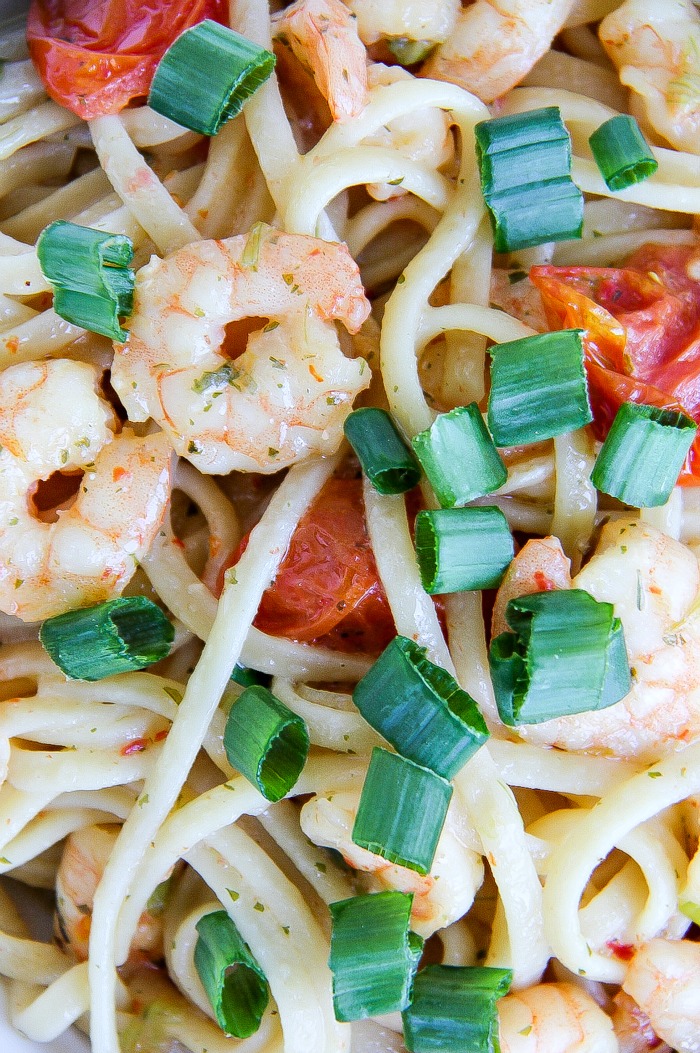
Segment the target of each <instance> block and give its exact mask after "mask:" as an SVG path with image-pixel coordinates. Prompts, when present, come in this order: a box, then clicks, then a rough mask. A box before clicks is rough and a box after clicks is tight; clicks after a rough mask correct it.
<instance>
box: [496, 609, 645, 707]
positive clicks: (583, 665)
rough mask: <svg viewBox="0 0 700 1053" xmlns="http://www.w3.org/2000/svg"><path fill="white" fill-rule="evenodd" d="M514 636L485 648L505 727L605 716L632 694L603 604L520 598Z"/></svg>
mask: <svg viewBox="0 0 700 1053" xmlns="http://www.w3.org/2000/svg"><path fill="white" fill-rule="evenodd" d="M506 619H507V621H508V624H509V625H510V626H511V628H512V629H513V632H505V633H501V635H500V636H497V637H496V638H495V640H493V641H492V642H491V648H490V650H489V664H490V667H491V678H492V681H493V687H494V693H495V695H496V703H497V705H498V712H499V714H500V717H501V720H502V721H503V723H504V724H509V725H511V726H512V725H515V724H539V723H541V722H542V721H545V720H551V719H552V718H554V717H562V716H569V715H571V714H573V713H584V712H588V711H590V710H597V709H604V708H606V707H607V706H611V705H613V704H614V703H615V702H618V701H619V700H620V699H621V698H623V697H624V696H625V695H626V694H627V692H628V691H629V690H630V687H631V680H630V672H629V663H628V660H627V651H626V648H625V645H624V637H623V633H622V625H621V623H620V620H619V618H616V617H614V612H613V607H612V604H610V603H601V602H598V601H597V600H595V599H594V598H593V597H592V596H591V595H589V593H587V592H584V591H583V590H582V589H559V590H554V591H553V592H538V593H534V594H532V595H530V596H519V597H517V598H516V599H513V600H511V601H510V602H509V604H508V606H507V608H506Z"/></svg>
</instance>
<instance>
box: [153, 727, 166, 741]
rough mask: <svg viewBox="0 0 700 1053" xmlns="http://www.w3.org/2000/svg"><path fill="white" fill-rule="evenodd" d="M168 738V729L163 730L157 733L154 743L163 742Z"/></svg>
mask: <svg viewBox="0 0 700 1053" xmlns="http://www.w3.org/2000/svg"><path fill="white" fill-rule="evenodd" d="M167 737H168V729H167V728H163V730H162V731H157V732H156V734H155V735H154V736H153V741H154V742H162V741H163V739H167Z"/></svg>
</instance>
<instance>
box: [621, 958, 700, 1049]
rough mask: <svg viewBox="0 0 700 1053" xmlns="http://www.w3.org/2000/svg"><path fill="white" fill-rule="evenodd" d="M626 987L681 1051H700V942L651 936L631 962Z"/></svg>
mask: <svg viewBox="0 0 700 1053" xmlns="http://www.w3.org/2000/svg"><path fill="white" fill-rule="evenodd" d="M622 989H623V990H624V991H625V992H626V993H627V994H628V995H629V996H630V997H631V998H633V999H634V1001H635V1002H636V1003H637V1005H638V1006H639V1007H640V1009H641V1010H642V1011H643V1012H644V1013H646V1015H647V1016H648V1017H649V1021H650V1023H651V1026H652V1027H653V1029H654V1031H655V1032H656V1034H657V1035H658V1037H659V1038H661V1039H663V1041H664V1042H668V1044H669V1046H671V1047H672V1048H673V1049H674V1050H677V1053H698V1051H700V943H692V942H691V941H690V940H663V939H656V940H650V941H649V942H648V943H645V944H644V945H643V946H642V947H640V948H639V950H638V951H637V953H636V954H635V956H634V958H633V959H632V961H631V962H630V965H629V969H628V970H627V975H626V976H625V979H624V982H623V984H622Z"/></svg>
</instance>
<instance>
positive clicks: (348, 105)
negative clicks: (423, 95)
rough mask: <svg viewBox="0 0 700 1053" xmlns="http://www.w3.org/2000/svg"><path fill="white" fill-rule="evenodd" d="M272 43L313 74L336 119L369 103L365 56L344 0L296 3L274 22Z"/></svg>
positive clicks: (354, 113) (353, 114)
mask: <svg viewBox="0 0 700 1053" xmlns="http://www.w3.org/2000/svg"><path fill="white" fill-rule="evenodd" d="M272 33H273V38H274V40H275V41H276V42H277V43H279V44H281V45H283V46H284V45H286V46H287V47H289V48H290V49H291V51H292V53H293V54H294V55H295V57H296V58H297V59H298V60H299V61H300V62H301V64H302V65H303V66H304V68H305V69H307V70H308V72H309V73H311V75H312V77H313V78H314V80H315V81H316V85H317V87H318V90H319V91H320V92H321V95H323V97H324V99H325V100H326V102H327V103H328V105H329V108H330V111H331V116H332V117H333V120H334V121H347V120H350V119H351V118H352V117H357V115H358V114H359V113H360V112H361V111H362V110H363V109H364V107H365V106H366V105H367V100H368V98H369V95H368V92H367V53H366V52H365V48H364V45H363V43H362V41H361V40H360V38H359V37H358V35H357V30H356V28H355V19H354V16H353V15H351V14H350V12H349V11H348V9H347V7H346V6H345V4H343V3H341V0H296V3H294V4H292V5H291V7H287V8H285V10H284V11H280V12H279V13H278V14H276V15H274V16H273V18H272Z"/></svg>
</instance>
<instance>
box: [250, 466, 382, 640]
mask: <svg viewBox="0 0 700 1053" xmlns="http://www.w3.org/2000/svg"><path fill="white" fill-rule="evenodd" d="M363 507H364V506H363V501H362V482H361V480H359V479H337V478H332V479H330V480H329V481H328V482H327V483H326V485H325V486H324V487H323V489H322V490H321V493H320V494H319V496H318V497H317V499H316V501H315V502H314V503H313V505H312V506H311V508H310V509H309V510H308V511H307V512H306V514H305V515H304V516H302V518H301V519H300V520H299V525H298V527H297V529H296V531H295V532H294V536H293V537H292V540H291V543H290V546H289V549H288V551H287V555H286V556H285V558H284V559H283V560H282V563H281V564H280V568H279V570H278V572H277V577H276V578H275V580H274V582H273V583H272V585H271V586H270V587H269V588H268V589H266V590H265V592H264V593H263V597H262V600H261V602H260V607H259V608H258V613H257V615H256V616H255V620H254V622H253V624H254V625H255V627H256V628H258V629H260V630H262V632H265V633H269V634H270V635H272V636H284V637H287V638H288V639H292V640H298V641H301V642H302V643H310V642H311V641H313V642H314V643H319V644H323V645H324V646H327V647H332V648H334V649H336V650H341V651H353V652H361V653H364V654H379V652H380V651H382V650H383V649H384V647H386V645H387V644H388V643H389V641H390V640H391V639H392V638H393V637H394V636H395V635H396V629H395V627H394V621H393V618H392V616H391V611H390V608H389V603H388V600H387V598H386V595H385V593H384V589H383V588H382V585H381V583H380V581H379V575H378V573H377V566H376V563H375V561H374V555H373V553H372V547H371V545H370V540H369V536H368V534H367V527H366V525H365V518H364V511H363ZM246 541H247V539H246ZM245 543H246V542H245V541H244V543H243V545H242V546H241V547H239V550H238V552H236V553H235V555H234V557H233V559H232V560H231V562H232V563H235V562H237V560H238V559H239V558H240V555H241V552H242V550H243V548H245Z"/></svg>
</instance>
